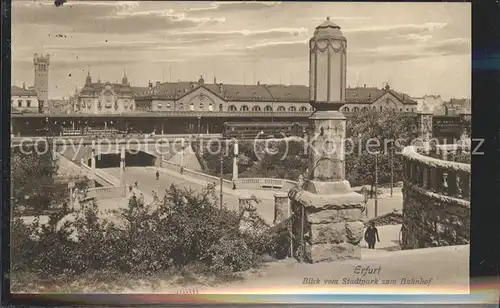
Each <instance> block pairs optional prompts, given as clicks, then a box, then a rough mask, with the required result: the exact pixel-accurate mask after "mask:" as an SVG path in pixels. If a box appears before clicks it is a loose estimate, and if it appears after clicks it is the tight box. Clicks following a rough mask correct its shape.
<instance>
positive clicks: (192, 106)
mask: <svg viewBox="0 0 500 308" xmlns="http://www.w3.org/2000/svg"><path fill="white" fill-rule="evenodd" d="M189 110H191V111H193V110H194V104H193V103H191V104H189Z"/></svg>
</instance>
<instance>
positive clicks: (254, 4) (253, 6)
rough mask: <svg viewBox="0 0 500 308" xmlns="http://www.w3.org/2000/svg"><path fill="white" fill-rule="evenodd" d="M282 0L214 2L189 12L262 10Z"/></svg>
mask: <svg viewBox="0 0 500 308" xmlns="http://www.w3.org/2000/svg"><path fill="white" fill-rule="evenodd" d="M279 4H280V2H258V1H251V2H248V1H241V2H229V1H228V2H214V3H211V4H210V5H209V6H207V7H197V8H189V9H187V11H189V12H206V11H216V12H231V11H243V10H247V11H248V10H262V9H269V8H274V7H277V6H278V5H279Z"/></svg>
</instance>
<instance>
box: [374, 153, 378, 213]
mask: <svg viewBox="0 0 500 308" xmlns="http://www.w3.org/2000/svg"><path fill="white" fill-rule="evenodd" d="M377 186H378V152H376V153H375V217H378V187H377Z"/></svg>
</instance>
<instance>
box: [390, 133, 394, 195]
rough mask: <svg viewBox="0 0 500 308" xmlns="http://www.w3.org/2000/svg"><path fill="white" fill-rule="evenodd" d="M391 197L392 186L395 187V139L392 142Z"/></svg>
mask: <svg viewBox="0 0 500 308" xmlns="http://www.w3.org/2000/svg"><path fill="white" fill-rule="evenodd" d="M390 158H391V197H392V188H393V187H394V140H393V141H392V142H391V152H390Z"/></svg>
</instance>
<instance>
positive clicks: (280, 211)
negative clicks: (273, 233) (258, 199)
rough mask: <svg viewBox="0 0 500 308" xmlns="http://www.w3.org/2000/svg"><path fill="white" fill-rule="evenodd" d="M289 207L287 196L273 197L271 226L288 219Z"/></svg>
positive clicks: (280, 194)
mask: <svg viewBox="0 0 500 308" xmlns="http://www.w3.org/2000/svg"><path fill="white" fill-rule="evenodd" d="M290 214H291V211H290V205H289V202H288V194H286V193H277V194H275V195H274V221H273V224H279V223H280V222H282V221H283V220H284V219H286V218H288V217H290Z"/></svg>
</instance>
